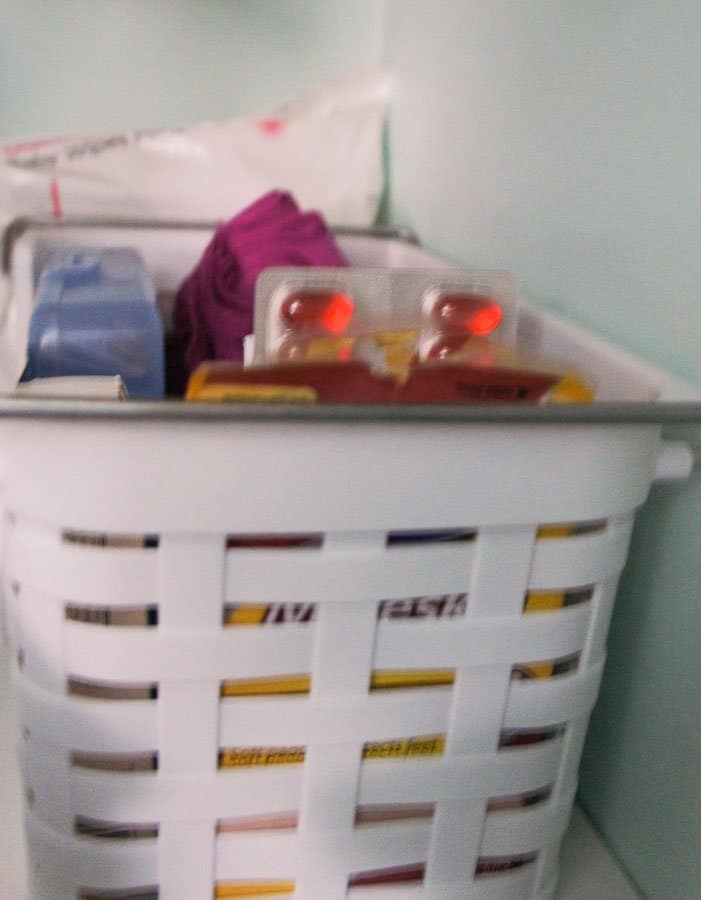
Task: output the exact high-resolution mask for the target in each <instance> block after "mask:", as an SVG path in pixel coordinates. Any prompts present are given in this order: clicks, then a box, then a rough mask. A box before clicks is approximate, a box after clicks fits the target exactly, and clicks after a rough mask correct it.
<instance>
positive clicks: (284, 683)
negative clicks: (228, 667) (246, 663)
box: [219, 674, 311, 698]
mask: <svg viewBox="0 0 701 900" xmlns="http://www.w3.org/2000/svg"><path fill="white" fill-rule="evenodd" d="M310 690H311V676H310V675H308V674H291V675H277V676H273V677H271V678H239V679H236V680H234V681H222V683H221V686H220V691H219V696H220V697H222V698H225V697H275V696H278V697H279V696H295V695H300V694H302V695H304V694H308V693H309V692H310Z"/></svg>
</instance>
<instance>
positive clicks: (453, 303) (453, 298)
mask: <svg viewBox="0 0 701 900" xmlns="http://www.w3.org/2000/svg"><path fill="white" fill-rule="evenodd" d="M431 314H432V316H433V317H434V319H436V320H437V321H438V322H439V323H440V327H441V330H443V331H447V332H461V333H462V334H469V335H473V336H474V337H486V336H487V335H488V334H491V333H492V332H493V331H495V330H496V329H497V328H498V327H499V325H500V324H501V320H502V318H503V317H504V311H503V310H502V308H501V306H500V305H499V304H498V303H496V302H495V301H494V300H493V299H492V298H491V297H488V296H486V295H484V294H443V295H442V296H441V297H439V299H438V300H437V301H436V302H435V304H434V305H433V309H432V310H431Z"/></svg>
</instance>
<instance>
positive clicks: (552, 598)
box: [525, 591, 565, 613]
mask: <svg viewBox="0 0 701 900" xmlns="http://www.w3.org/2000/svg"><path fill="white" fill-rule="evenodd" d="M564 605H565V594H564V592H563V591H530V592H529V593H528V594H527V596H526V606H525V611H526V612H527V613H531V612H544V611H546V610H551V609H562V607H563V606H564Z"/></svg>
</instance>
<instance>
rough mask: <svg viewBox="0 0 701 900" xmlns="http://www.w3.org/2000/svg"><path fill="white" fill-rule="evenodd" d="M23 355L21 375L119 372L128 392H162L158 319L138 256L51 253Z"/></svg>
mask: <svg viewBox="0 0 701 900" xmlns="http://www.w3.org/2000/svg"><path fill="white" fill-rule="evenodd" d="M27 355H28V364H27V369H26V371H25V375H24V379H29V378H50V377H57V376H61V375H121V376H122V378H123V379H124V383H125V385H126V387H127V390H128V392H129V395H130V397H150V398H155V397H162V396H163V390H164V386H163V382H164V348H163V324H162V322H161V317H160V315H159V313H158V309H157V307H156V296H155V289H154V286H153V282H152V280H151V278H150V276H149V274H148V272H147V271H146V268H145V266H144V262H143V260H142V258H141V256H140V255H139V254H138V253H137V252H136V251H135V250H132V249H129V248H108V249H103V248H87V247H86V248H81V249H73V250H63V251H58V252H56V253H54V254H53V255H52V256H51V258H50V260H49V262H48V264H47V265H46V267H45V268H44V269H43V271H42V273H41V277H40V278H39V284H38V286H37V292H36V298H35V306H34V311H33V313H32V318H31V322H30V326H29V346H28V351H27Z"/></svg>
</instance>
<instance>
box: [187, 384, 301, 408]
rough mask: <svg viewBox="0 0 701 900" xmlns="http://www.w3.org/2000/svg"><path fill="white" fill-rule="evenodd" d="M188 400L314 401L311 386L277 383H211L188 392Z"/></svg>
mask: <svg viewBox="0 0 701 900" xmlns="http://www.w3.org/2000/svg"><path fill="white" fill-rule="evenodd" d="M187 399H188V400H209V401H216V402H221V403H302V404H310V403H316V401H317V393H316V391H315V389H314V388H313V387H306V386H296V385H279V384H211V385H205V386H204V387H202V388H199V390H198V391H197V392H196V393H194V392H188V397H187Z"/></svg>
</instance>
